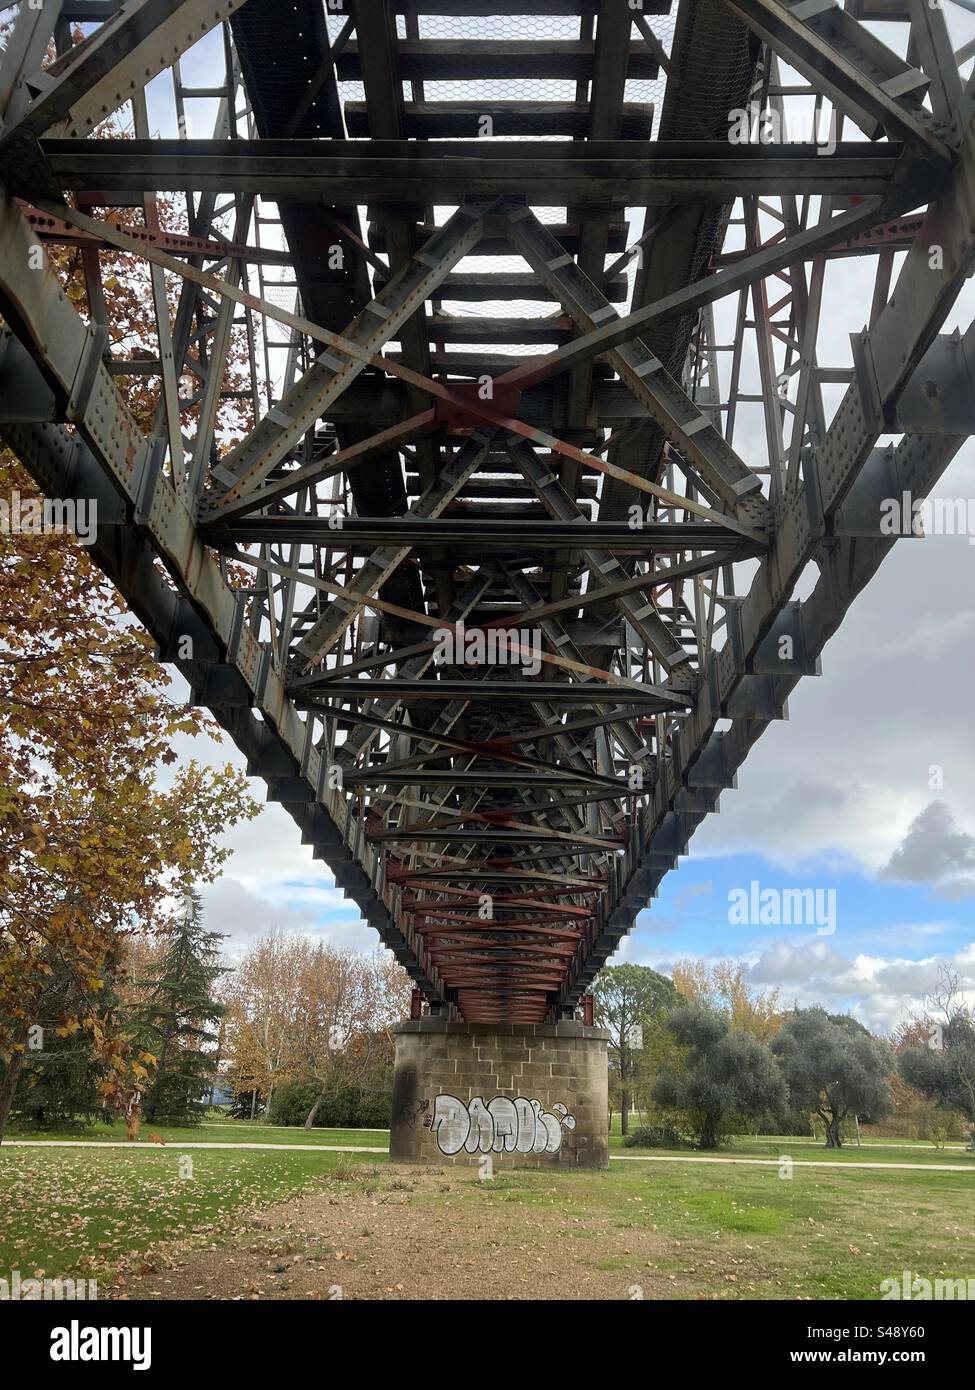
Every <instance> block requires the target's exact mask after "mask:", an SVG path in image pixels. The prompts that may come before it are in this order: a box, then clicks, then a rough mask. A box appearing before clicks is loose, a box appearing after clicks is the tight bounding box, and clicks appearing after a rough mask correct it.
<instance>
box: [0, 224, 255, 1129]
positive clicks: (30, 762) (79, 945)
mask: <svg viewBox="0 0 975 1390" xmlns="http://www.w3.org/2000/svg"><path fill="white" fill-rule="evenodd" d="M50 255H51V259H52V261H53V263H54V265H55V268H56V269H57V271H58V273H59V275H60V278H61V281H62V284H63V286H64V289H65V292H66V294H67V295H68V297H69V298H70V299H72V300H73V302H75V303H76V305H77V306H78V308H79V310H80V311H81V312H82V315H83V317H93V316H95V314H94V309H93V305H92V302H91V300H90V299H89V295H90V294H91V293H92V290H91V284H92V281H91V280H90V279H86V277H85V275H84V274H83V270H82V263H81V255H80V251H79V250H78V249H77V248H72V247H59V248H52V249H51V251H50ZM103 259H104V260H105V261H106V267H105V269H106V270H107V274H105V275H103V277H102V288H103V290H104V291H105V292H106V293H107V296H108V303H109V304H110V312H109V313H108V315H107V317H108V320H109V330H110V332H109V336H110V339H111V340H112V342H113V344H114V345H115V346H116V347H117V348H118V350H119V351H121V352H124V353H125V354H126V355H128V356H129V357H130V358H136V359H138V358H139V357H140V356H144V357H147V358H150V359H151V358H152V357H156V358H158V355H159V354H158V340H157V336H156V333H155V326H154V321H153V319H152V309H151V305H152V298H151V295H149V294H147V293H146V283H147V281H146V274H147V272H146V270H145V267H144V265H141V264H140V263H138V262H135V261H134V260H133V259H132V258H131V257H130V258H128V259H126V258H124V257H118V256H112V255H111V254H110V253H105V256H104V258H103ZM171 288H172V292H173V293H175V287H171ZM119 386H120V389H121V390H122V391H123V392H124V394H125V395H126V399H127V402H128V404H129V405H130V408H131V409H132V411H133V414H134V415H135V417H136V419H137V420H138V422H139V423H140V424H141V425H142V427H143V428H145V429H147V430H148V429H150V428H151V427H152V424H153V420H154V416H155V409H156V405H157V402H158V394H159V383H158V377H155V378H154V377H152V375H151V373H148V374H145V375H143V374H136V375H134V376H133V377H131V378H129V379H125V378H122V379H120V382H119ZM197 394H198V393H197ZM234 409H236V410H237V413H238V414H239V408H238V407H234ZM192 416H193V408H192V407H191V408H190V409H189V410H188V411H187V414H186V425H187V430H188V432H189V433H192ZM233 423H234V421H233V420H231V421H230V422H229V424H228V423H227V422H224V426H223V428H224V429H225V432H226V430H227V429H229V428H232V426H233ZM225 442H226V443H229V442H231V441H230V440H229V439H228V440H226V441H225ZM34 492H35V489H34V488H33V486H32V483H31V480H30V478H29V475H28V474H27V473H26V471H25V470H24V469H23V467H22V466H21V465H20V464H19V463H18V462H17V461H16V460H15V459H14V458H13V457H12V455H10V454H9V453H2V454H0V496H3V497H6V498H8V499H11V498H13V496H14V494H20V496H21V497H22V498H28V497H33V495H34ZM170 684H171V677H170V675H169V674H168V673H167V672H166V671H165V669H164V668H163V667H161V666H159V665H157V663H156V661H155V659H154V651H153V646H152V643H151V641H150V639H149V637H148V636H147V635H146V634H145V633H144V632H143V631H142V630H141V629H140V628H138V627H137V625H136V624H135V622H134V621H133V620H132V618H131V617H130V616H129V614H128V612H127V608H126V605H125V603H124V602H123V600H122V598H121V596H120V595H119V594H118V593H117V592H116V591H115V589H114V588H113V587H112V585H111V584H110V583H109V582H108V581H107V580H106V579H105V577H104V576H103V575H102V574H101V572H100V571H99V570H98V569H97V568H96V567H95V566H94V565H93V563H92V561H91V559H90V556H89V554H88V551H87V550H86V549H85V548H84V547H83V546H82V545H81V544H80V543H79V541H78V540H77V539H76V538H74V537H72V536H68V535H64V534H58V533H53V532H52V531H50V530H47V531H44V532H35V533H25V532H21V533H17V534H14V533H12V532H11V531H10V530H9V529H0V1139H2V1136H3V1132H4V1129H5V1126H6V1122H7V1117H8V1115H9V1113H10V1107H11V1104H12V1101H13V1097H14V1093H15V1091H16V1088H17V1085H18V1082H19V1078H20V1075H21V1073H22V1069H23V1065H24V1061H23V1059H24V1052H25V1050H26V1048H27V1042H28V1032H29V1030H30V1029H31V1027H33V1026H40V1024H39V1023H38V1020H39V1018H40V1017H41V1016H42V1015H43V1017H44V1018H45V1019H46V1020H47V1021H48V1022H47V1026H48V1027H50V1028H53V1029H54V1031H55V1035H56V1036H64V1037H67V1036H70V1035H71V1034H72V1033H73V1032H74V1031H75V1030H78V1029H83V1030H84V1031H85V1032H86V1033H87V1034H88V1036H89V1038H90V1040H91V1043H92V1046H93V1047H94V1049H95V1051H96V1052H97V1053H98V1055H99V1056H100V1057H101V1059H102V1062H103V1064H104V1066H105V1069H106V1070H105V1076H104V1078H103V1080H102V1083H101V1087H102V1095H103V1097H104V1099H105V1100H106V1101H107V1102H112V1101H114V1100H116V1099H118V1098H119V1097H120V1096H121V1095H122V1093H123V1092H124V1091H125V1090H126V1089H127V1088H128V1090H130V1091H131V1089H132V1088H133V1087H139V1086H142V1085H144V1083H145V1080H146V1077H147V1075H148V1070H147V1069H148V1066H149V1061H147V1057H150V1054H146V1057H140V1056H139V1055H138V1054H139V1049H138V1048H135V1047H133V1045H132V1043H131V1040H129V1039H127V1038H125V1037H124V1036H123V1035H122V1034H121V1033H120V1031H119V1027H118V1021H117V1018H116V1017H115V1015H114V1012H113V1010H112V1009H111V1008H109V1007H107V1004H106V1000H107V998H108V991H107V979H108V968H109V962H110V960H111V958H112V957H113V953H114V951H115V949H116V947H117V943H118V941H119V939H120V937H123V936H124V935H125V934H127V933H129V932H132V931H134V930H145V931H149V932H153V931H157V930H160V929H162V928H164V927H165V926H167V925H171V924H172V921H173V911H172V904H173V901H174V898H175V899H176V900H178V897H179V895H180V894H181V892H182V891H183V890H184V889H185V888H186V887H187V886H188V885H190V884H191V883H206V882H208V881H211V880H212V879H213V878H214V877H215V876H216V874H217V873H218V871H219V868H220V865H221V864H222V863H223V862H224V860H225V859H226V858H227V856H228V854H229V853H230V851H229V849H227V848H226V847H223V846H221V845H220V844H219V838H220V837H222V836H223V834H224V832H225V831H226V830H227V829H228V828H229V827H231V826H233V825H234V824H236V823H237V822H238V821H240V820H241V819H242V818H244V817H248V816H252V815H255V814H256V813H257V811H258V809H259V808H258V806H257V804H256V803H255V802H253V801H252V800H251V799H250V797H249V795H248V793H247V791H246V781H245V779H244V777H243V776H242V774H240V773H239V772H237V771H235V770H234V769H232V768H231V767H229V766H228V767H224V768H219V767H208V766H205V765H203V764H201V763H198V762H197V761H195V760H190V761H188V762H185V763H183V764H182V765H181V766H180V767H179V768H178V769H176V768H175V766H173V765H175V764H176V762H177V754H176V752H175V750H174V748H173V742H174V740H175V739H176V738H177V737H179V736H188V737H196V736H198V735H200V734H201V733H204V732H206V733H208V734H209V735H210V736H211V737H218V736H219V731H218V730H217V728H216V726H215V725H214V724H213V723H212V722H211V721H210V720H209V718H208V717H207V716H206V715H205V714H204V713H203V712H202V711H200V710H197V709H193V708H189V707H187V705H186V704H185V703H184V702H183V701H182V700H179V699H174V698H172V696H171V694H170ZM167 764H169V765H170V768H169V770H168V771H166V765H167ZM56 970H63V971H65V972H66V975H65V988H64V989H63V990H59V991H58V992H57V996H58V997H57V999H54V997H53V995H52V990H51V984H52V980H53V977H54V974H55V971H56Z"/></svg>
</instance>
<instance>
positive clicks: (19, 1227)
mask: <svg viewBox="0 0 975 1390" xmlns="http://www.w3.org/2000/svg"><path fill="white" fill-rule="evenodd" d="M152 1150H153V1151H152V1152H151V1153H128V1152H125V1151H120V1150H117V1149H103V1150H102V1151H101V1152H99V1150H98V1149H97V1148H96V1147H95V1146H92V1148H91V1149H16V1148H7V1147H6V1146H0V1278H2V1277H4V1275H5V1273H6V1271H8V1270H13V1269H19V1270H20V1272H21V1275H22V1276H23V1277H24V1278H26V1277H28V1274H30V1275H33V1274H34V1271H35V1270H37V1269H43V1270H44V1271H45V1272H46V1273H47V1275H48V1276H49V1277H55V1276H57V1275H59V1274H62V1275H75V1276H78V1277H82V1276H90V1275H91V1274H93V1273H94V1274H103V1273H104V1272H105V1271H106V1270H108V1269H109V1268H111V1267H112V1266H114V1265H115V1264H116V1263H117V1262H118V1261H119V1260H120V1259H122V1257H124V1256H132V1255H139V1256H142V1255H146V1254H148V1252H149V1251H150V1249H151V1247H152V1246H154V1245H155V1244H157V1243H158V1242H160V1241H170V1240H183V1239H186V1238H187V1237H189V1236H192V1235H199V1236H201V1237H204V1236H205V1235H206V1233H207V1231H208V1230H209V1229H210V1228H212V1227H226V1226H228V1225H232V1224H233V1221H234V1219H235V1215H234V1214H235V1213H238V1212H239V1209H240V1208H242V1207H247V1206H250V1205H252V1204H255V1203H263V1202H270V1201H278V1200H282V1199H285V1198H288V1197H291V1196H292V1195H293V1194H295V1193H296V1192H298V1191H300V1190H301V1189H302V1188H304V1187H307V1186H308V1185H309V1184H313V1183H315V1182H316V1181H318V1180H320V1179H321V1178H322V1176H323V1174H326V1173H329V1172H333V1173H334V1172H339V1173H341V1172H342V1171H343V1165H346V1167H347V1166H348V1163H349V1157H348V1156H346V1155H344V1154H334V1153H322V1154H315V1153H293V1154H289V1153H286V1152H281V1153H267V1152H263V1153H261V1152H258V1153H249V1152H247V1151H244V1150H239V1151H237V1152H223V1151H214V1150H201V1151H199V1152H195V1153H193V1154H192V1155H187V1154H185V1153H184V1154H183V1155H180V1153H179V1151H178V1150H177V1149H172V1150H168V1151H167V1150H166V1149H162V1148H158V1147H156V1146H155V1145H153V1146H152ZM377 1157H378V1156H377ZM187 1158H189V1159H190V1161H191V1164H192V1167H191V1169H188V1168H187V1166H186V1160H187ZM187 1174H191V1175H190V1176H187Z"/></svg>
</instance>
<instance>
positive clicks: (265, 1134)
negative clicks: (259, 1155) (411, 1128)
mask: <svg viewBox="0 0 975 1390" xmlns="http://www.w3.org/2000/svg"><path fill="white" fill-rule="evenodd" d="M150 1133H152V1134H158V1135H159V1136H160V1138H161V1139H165V1140H166V1142H167V1144H176V1143H190V1144H192V1143H193V1142H194V1141H196V1142H197V1143H211V1144H212V1143H217V1144H324V1145H329V1144H352V1145H363V1146H365V1147H366V1148H386V1147H387V1146H388V1144H389V1134H388V1133H387V1132H386V1131H385V1130H377V1129H312V1130H309V1131H306V1130H304V1129H302V1128H301V1127H295V1128H292V1127H285V1126H283V1125H261V1124H251V1123H250V1122H249V1121H246V1120H224V1119H208V1120H206V1121H204V1122H203V1123H202V1124H199V1125H187V1126H177V1125H148V1124H144V1125H143V1126H142V1129H141V1132H140V1134H139V1138H138V1140H137V1141H136V1142H137V1143H139V1144H152V1143H153V1140H151V1139H150V1138H149V1135H150ZM7 1137H8V1138H10V1139H88V1140H92V1141H93V1142H97V1143H106V1142H108V1141H110V1140H116V1141H117V1140H124V1139H125V1125H124V1124H123V1123H122V1122H121V1121H119V1122H118V1123H117V1124H114V1125H104V1124H94V1125H91V1126H90V1128H88V1129H85V1130H81V1131H78V1130H64V1131H60V1130H58V1131H55V1130H15V1129H13V1128H11V1129H10V1131H9V1132H8V1136H7Z"/></svg>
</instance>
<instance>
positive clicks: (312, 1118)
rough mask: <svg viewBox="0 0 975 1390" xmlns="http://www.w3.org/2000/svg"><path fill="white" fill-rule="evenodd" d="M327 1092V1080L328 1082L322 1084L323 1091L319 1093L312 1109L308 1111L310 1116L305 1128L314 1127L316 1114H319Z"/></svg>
mask: <svg viewBox="0 0 975 1390" xmlns="http://www.w3.org/2000/svg"><path fill="white" fill-rule="evenodd" d="M327 1093H328V1082H327V1081H326V1082H325V1083H324V1084H323V1085H322V1089H321V1091H320V1092H319V1093H318V1099H317V1100H316V1101H315V1104H314V1105H313V1106H312V1108H311V1109H310V1110H309V1112H308V1118H307V1120H306V1121H305V1129H306V1130H310V1129H311V1128H312V1126H313V1125H314V1123H315V1116H316V1115H317V1114H318V1112H319V1110H320V1109H321V1106H322V1101H323V1100H324V1099H325V1096H326V1095H327Z"/></svg>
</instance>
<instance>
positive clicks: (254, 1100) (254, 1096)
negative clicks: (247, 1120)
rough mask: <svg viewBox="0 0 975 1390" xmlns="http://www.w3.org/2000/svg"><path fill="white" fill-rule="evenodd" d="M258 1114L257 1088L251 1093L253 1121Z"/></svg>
mask: <svg viewBox="0 0 975 1390" xmlns="http://www.w3.org/2000/svg"><path fill="white" fill-rule="evenodd" d="M256 1114H257V1087H256V1086H255V1087H254V1089H253V1091H251V1119H252V1120H253V1118H254V1116H255V1115H256Z"/></svg>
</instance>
